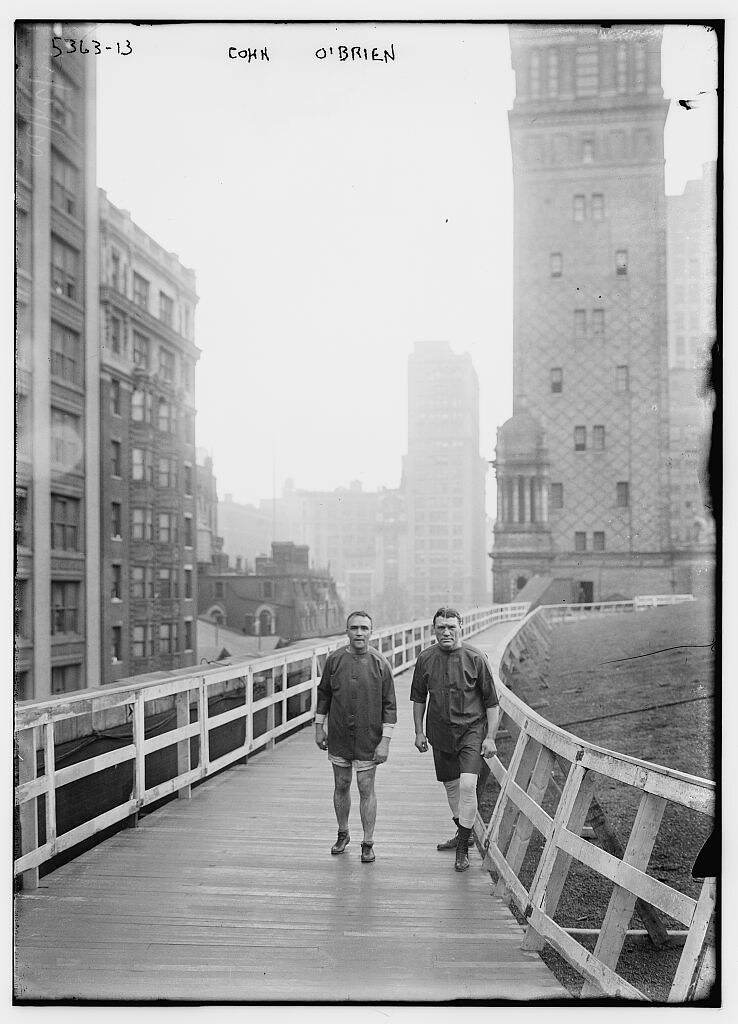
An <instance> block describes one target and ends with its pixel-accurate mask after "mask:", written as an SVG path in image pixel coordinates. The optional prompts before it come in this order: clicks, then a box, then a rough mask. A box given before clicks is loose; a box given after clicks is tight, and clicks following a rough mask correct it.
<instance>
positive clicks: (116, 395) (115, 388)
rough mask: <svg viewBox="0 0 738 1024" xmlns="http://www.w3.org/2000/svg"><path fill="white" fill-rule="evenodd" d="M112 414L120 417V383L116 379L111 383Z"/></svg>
mask: <svg viewBox="0 0 738 1024" xmlns="http://www.w3.org/2000/svg"><path fill="white" fill-rule="evenodd" d="M110 414H111V416H120V381H119V380H116V379H115V378H113V380H111V382H110Z"/></svg>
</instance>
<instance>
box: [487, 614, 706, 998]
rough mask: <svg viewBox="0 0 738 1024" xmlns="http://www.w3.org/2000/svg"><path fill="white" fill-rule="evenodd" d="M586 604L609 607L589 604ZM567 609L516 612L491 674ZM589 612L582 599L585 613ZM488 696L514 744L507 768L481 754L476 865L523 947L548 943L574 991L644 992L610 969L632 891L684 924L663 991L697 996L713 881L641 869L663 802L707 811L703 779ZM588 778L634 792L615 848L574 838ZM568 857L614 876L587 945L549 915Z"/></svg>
mask: <svg viewBox="0 0 738 1024" xmlns="http://www.w3.org/2000/svg"><path fill="white" fill-rule="evenodd" d="M659 601H660V599H657V600H656V601H651V602H643V605H642V606H647V605H648V604H649V603H650V606H652V607H653V606H654V605H655V604H656V603H659ZM597 610H598V611H601V612H608V611H614V610H615V609H614V608H613V607H612V606H610V607H605V606H600V607H598V609H597ZM618 610H621V611H625V610H627V609H622V608H620V609H618ZM569 611H571V609H567V612H566V613H562V609H561V607H560V606H556V607H550V608H539V609H536V610H535V611H534V612H533V613H532V614H531V615H529V616H528V617H527V618H526V619H525V621H524V622H523V624H522V625H521V626H520V627H519V628H518V629H517V630H516V631H515V632H514V635H512V636H511V638H510V642H509V643H507V644H506V645H505V647H504V650H503V651H502V655H501V657H500V659H499V663H498V665H497V666H496V667H497V668H498V670H499V673H500V675H501V678H502V679H503V680H504V679H505V678H507V679H510V678H511V669H512V668H513V667H514V662H515V659H516V658H517V657H522V659H523V660H533V661H534V662H535V661H536V660H537V659H538V658H539V657H540V656H541V654H542V653H543V652H542V651H541V648H542V646H545V644H546V643H547V642H548V640H549V638H550V632H551V625H552V622H553V623H556V622H561V621H564V614H568V612H569ZM593 611H594V608H590V609H589V613H590V614H591V613H592V612H593ZM582 614H587V612H586V611H585V612H582ZM493 667H495V666H493ZM500 704H501V707H502V710H503V712H504V713H503V716H502V726H504V727H506V728H507V730H508V731H509V733H510V734H511V735H512V737H513V738H514V739H515V747H514V751H513V754H512V756H511V759H510V761H509V764H508V765H507V767H505V766H504V765H503V764H502V762H501V761H500V760H499V758H498V757H495V758H492V759H490V760H489V761H488V764H489V767H490V769H491V771H492V773H493V774H494V776H495V778H496V779H497V781H498V783H499V785H500V794H499V797H498V799H497V802H496V805H495V807H494V810H493V813H492V816H491V818H490V820H489V822H488V823H486V824H485V823H484V821H483V820H482V819H481V817H478V818H477V821H476V824H475V834H476V836H477V839H478V840H479V841H480V843H481V845H482V849H483V850H484V851H485V855H486V863H487V865H488V867H490V868H493V869H494V870H495V872H496V873H497V875H498V878H499V883H498V887H497V893H498V895H501V896H507V897H509V898H511V899H513V900H514V901H515V903H516V904H517V906H518V907H519V909H520V910H521V911H522V913H523V914H524V915H525V917H526V919H527V920H528V922H529V923H528V927H527V931H526V935H525V939H524V947H525V948H528V949H542V948H543V945H544V944H545V943H546V942H549V943H550V944H551V945H552V946H553V947H554V948H555V949H556V950H558V952H559V953H560V954H561V955H562V956H563V957H564V958H565V959H566V960H567V961H568V962H569V963H570V964H571V965H572V966H574V967H575V968H576V970H577V971H579V973H580V974H581V975H583V977H584V978H585V986H584V988H583V990H582V996H583V997H587V996H588V997H594V996H602V995H603V994H604V995H607V996H614V997H620V998H627V999H637V1000H645V999H646V996H645V995H644V994H643V993H642V992H640V991H639V990H638V989H637V988H635V987H634V986H633V985H631V984H629V983H628V982H627V981H625V979H624V978H623V977H621V976H620V975H619V974H618V973H617V965H618V960H619V958H620V953H621V950H622V948H623V944H624V942H625V937H626V934H627V930H628V924H629V922H630V919H631V915H632V913H633V909H634V907H635V903H636V900H638V899H640V900H643V901H644V902H645V903H647V904H650V906H652V907H655V908H657V909H658V910H660V911H662V912H663V913H665V914H668V915H669V916H670V917H672V918H674V919H676V920H677V921H679V922H680V923H682V924H683V925H684V926H685V927H686V929H687V933H686V938H685V941H684V946H683V949H682V953H681V957H680V960H679V966H678V968H677V971H676V974H675V976H674V978H673V983H672V986H671V990H670V993H669V1001H670V1002H683V1001H685V1000H688V999H691V998H695V997H696V996H697V995H700V994H702V993H701V988H700V986H701V985H702V984H704V979H703V978H701V977H700V970H699V967H700V965H701V963H702V957H703V955H704V953H705V949H704V943H705V936H706V934H707V930H708V926H709V924H710V920H711V917H712V912H713V909H714V906H715V891H716V880H715V879H714V878H706V879H705V880H704V882H703V883H702V887H701V892H700V895H699V897H698V898H697V899H696V900H695V899H692V898H691V897H689V896H687V895H686V894H684V893H682V892H680V891H679V890H677V889H675V888H673V887H672V886H669V885H667V884H665V883H664V882H661V881H659V880H658V879H656V878H654V877H653V876H651V875H649V874H647V867H648V862H649V859H650V856H651V852H652V850H653V847H654V844H655V842H656V839H657V836H658V832H659V827H660V824H661V821H662V818H663V815H664V812H665V810H666V809H667V807H668V805H669V804H672V805H678V806H682V807H687V808H690V809H692V810H693V811H697V812H699V813H700V814H704V815H706V816H708V817H709V818H712V817H713V816H714V811H715V783H714V782H711V781H709V780H707V779H702V778H698V777H696V776H692V775H687V774H684V773H683V772H677V771H673V770H672V769H670V768H666V767H662V766H661V765H656V764H651V763H649V762H647V761H642V760H639V759H637V758H633V757H626V756H625V755H623V754H618V753H616V752H613V751H610V750H606V749H604V748H602V747H598V746H596V745H595V744H593V743H588V742H586V741H584V740H580V739H578V738H577V737H575V736H573V735H572V734H570V733H568V732H566V731H564V730H563V729H559V728H558V727H556V726H555V725H552V724H551V723H550V722H548V721H546V719H545V718H543V717H542V716H541V715H539V714H537V713H536V712H535V711H533V710H532V709H531V708H530V707H528V705H526V704H524V703H523V701H522V700H520V698H519V697H517V696H516V695H515V694H514V693H513V692H512V690H510V689H509V688H508V687H507V686H505V685H504V682H503V684H502V685H501V686H500ZM562 768H563V780H564V781H563V786H559V785H558V784H557V780H556V779H555V778H554V774H555V773H556V774H559V773H561V771H562ZM598 779H599V780H600V781H604V780H605V779H606V780H608V783H612V782H616V783H619V784H622V785H623V786H626V787H628V788H629V789H630V790H632V791H634V792H635V793H637V794H639V803H638V811H637V813H636V815H635V820H634V822H633V826H632V828H631V832H630V836H629V838H628V841H627V845H626V847H625V851H624V854H623V856H622V858H618V857H614V856H613V855H612V854H611V853H608V852H607V851H606V850H604V849H600V848H599V847H598V846H596V845H595V844H594V843H592V842H589V841H588V840H587V839H585V838H583V837H582V831H583V829H584V825H585V819H586V817H587V812H588V810H589V807H590V804H591V802H592V800H593V797H594V795H595V787H596V784H597V780H598ZM550 787H552V788H550ZM556 791H558V792H559V794H560V795H559V796H558V803H557V806H556V810H555V812H554V813H553V816H552V815H551V814H549V813H548V812H547V811H546V810H545V809H544V802H545V801H544V798H545V797H546V794H547V793H549V794H551V793H553V795H554V798H555V795H556ZM547 806H550V804H549V805H547ZM534 830H537V831H538V832H539V833H540V834H541V836H542V837H543V848H542V851H541V854H540V858H539V860H538V863H537V867H536V869H535V873H534V875H533V878H532V880H531V881H530V883H529V884H528V885H525V884H524V883H523V881H522V880H521V877H520V872H521V867H522V865H523V861H524V859H525V856H526V853H527V851H528V847H529V845H530V842H531V839H532V837H533V832H534ZM572 861H578V862H579V863H580V864H583V865H585V866H586V867H587V868H589V869H590V870H591V871H593V872H595V873H596V874H598V875H600V876H602V877H603V878H605V879H608V880H609V881H610V882H612V883H613V885H614V888H613V890H612V895H611V898H610V902H609V905H608V907H607V911H606V914H605V917H604V920H603V922H602V925H601V927H600V929H599V930H598V937H597V942H596V946H595V949H594V952H590V951H589V950H588V949H587V948H586V947H585V946H584V945H582V943H580V942H578V941H577V939H576V938H575V937H574V934H572V932H573V931H574V930H573V929H572V930H571V931H570V930H568V929H566V928H564V927H562V926H561V925H560V924H558V923H557V922H556V920H555V915H556V909H557V904H558V902H559V899H560V897H561V893H562V890H563V888H564V884H565V882H566V878H567V874H568V872H569V869H570V866H571V864H572ZM708 962H709V958H708Z"/></svg>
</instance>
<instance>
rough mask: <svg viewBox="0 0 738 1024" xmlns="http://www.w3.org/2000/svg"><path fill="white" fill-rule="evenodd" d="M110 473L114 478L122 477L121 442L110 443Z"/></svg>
mask: <svg viewBox="0 0 738 1024" xmlns="http://www.w3.org/2000/svg"><path fill="white" fill-rule="evenodd" d="M110 471H111V473H112V474H113V476H121V475H122V474H121V458H120V441H111V442H110Z"/></svg>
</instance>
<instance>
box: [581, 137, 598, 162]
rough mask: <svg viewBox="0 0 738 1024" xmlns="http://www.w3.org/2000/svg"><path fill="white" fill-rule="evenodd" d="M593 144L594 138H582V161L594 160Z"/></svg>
mask: <svg viewBox="0 0 738 1024" xmlns="http://www.w3.org/2000/svg"><path fill="white" fill-rule="evenodd" d="M594 157H595V144H594V139H582V163H583V164H591V163H593V162H594Z"/></svg>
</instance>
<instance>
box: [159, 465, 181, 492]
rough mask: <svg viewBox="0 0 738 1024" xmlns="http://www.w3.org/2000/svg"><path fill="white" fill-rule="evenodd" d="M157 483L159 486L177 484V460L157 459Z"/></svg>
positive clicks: (174, 485) (173, 485)
mask: <svg viewBox="0 0 738 1024" xmlns="http://www.w3.org/2000/svg"><path fill="white" fill-rule="evenodd" d="M157 485H158V486H159V487H176V486H177V462H176V460H175V459H169V458H164V459H159V473H158V477H157Z"/></svg>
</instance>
